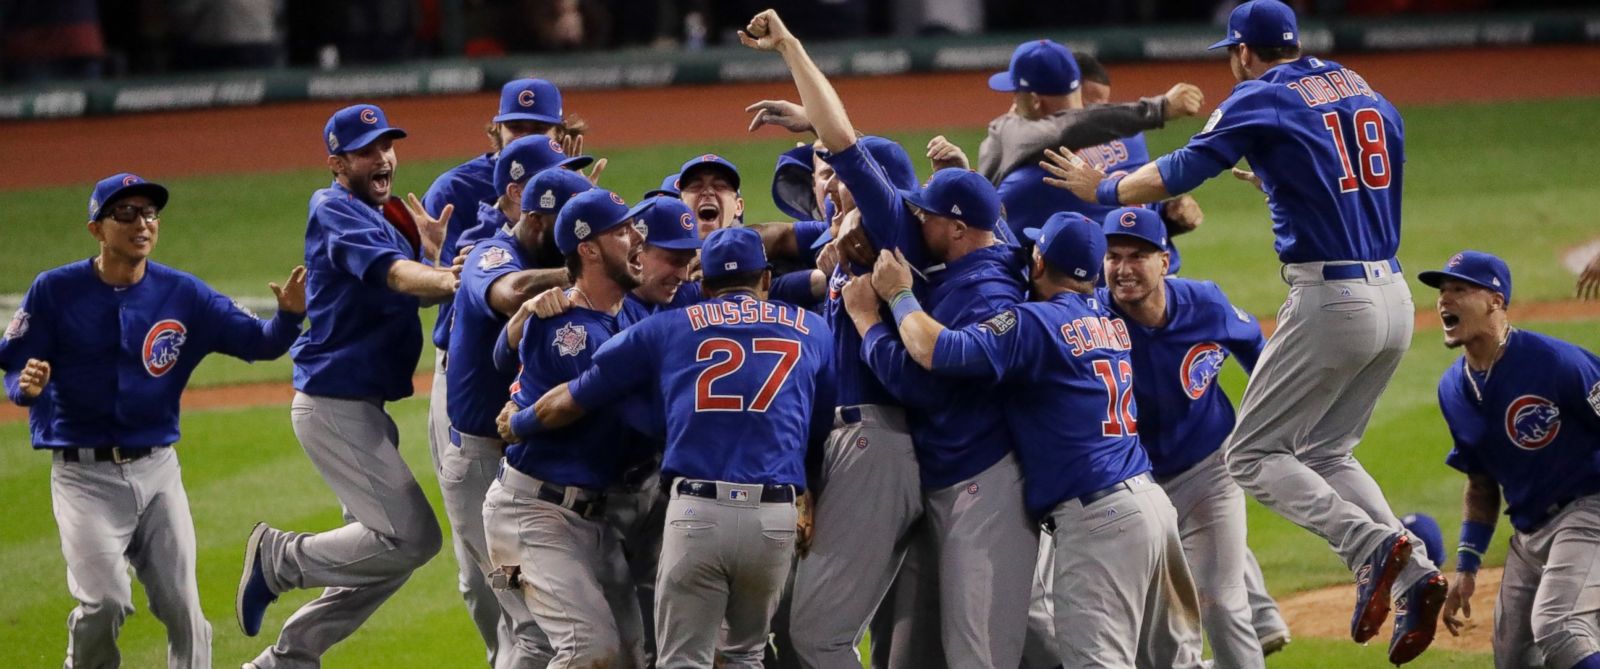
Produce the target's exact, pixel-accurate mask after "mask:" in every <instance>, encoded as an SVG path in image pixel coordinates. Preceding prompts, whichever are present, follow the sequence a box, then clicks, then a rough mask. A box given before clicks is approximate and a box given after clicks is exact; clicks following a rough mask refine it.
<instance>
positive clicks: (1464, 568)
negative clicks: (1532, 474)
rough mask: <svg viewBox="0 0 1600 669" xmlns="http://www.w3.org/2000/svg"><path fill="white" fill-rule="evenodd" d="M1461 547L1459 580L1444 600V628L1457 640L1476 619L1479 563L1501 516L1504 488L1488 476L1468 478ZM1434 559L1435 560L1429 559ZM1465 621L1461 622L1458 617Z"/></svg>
mask: <svg viewBox="0 0 1600 669" xmlns="http://www.w3.org/2000/svg"><path fill="white" fill-rule="evenodd" d="M1461 497H1462V502H1461V507H1462V514H1461V545H1460V548H1458V549H1457V553H1456V577H1455V578H1454V579H1452V580H1451V581H1450V590H1449V592H1448V593H1446V594H1445V596H1444V609H1443V610H1442V614H1443V616H1442V617H1443V619H1444V626H1445V627H1446V628H1447V629H1449V630H1450V634H1451V635H1453V636H1461V630H1462V628H1463V627H1465V626H1466V621H1467V620H1470V619H1471V618H1472V594H1473V591H1474V590H1476V589H1477V574H1478V562H1479V560H1481V559H1483V552H1484V551H1485V550H1487V549H1488V547H1489V540H1490V539H1491V538H1492V537H1493V535H1494V525H1495V521H1496V517H1497V516H1499V515H1500V484H1499V483H1498V482H1496V481H1495V480H1494V479H1493V478H1490V477H1489V476H1486V475H1484V474H1468V475H1467V487H1466V490H1465V491H1464V492H1463V493H1462V495H1461ZM1429 557H1433V556H1429ZM1457 613H1460V614H1461V617H1460V618H1457V617H1456V614H1457Z"/></svg>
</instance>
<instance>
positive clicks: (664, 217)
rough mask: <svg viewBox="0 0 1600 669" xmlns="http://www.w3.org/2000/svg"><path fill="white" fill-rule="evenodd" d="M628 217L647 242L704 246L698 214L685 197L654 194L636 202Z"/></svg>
mask: <svg viewBox="0 0 1600 669" xmlns="http://www.w3.org/2000/svg"><path fill="white" fill-rule="evenodd" d="M627 216H628V218H630V219H633V222H634V227H635V228H636V229H638V230H639V235H640V236H641V237H644V241H645V243H646V244H649V245H651V246H659V247H661V248H664V249H673V250H691V249H698V248H700V235H699V234H697V233H696V232H695V225H694V214H693V213H692V212H690V211H689V205H687V204H684V202H683V200H679V199H678V198H675V197H669V196H657V197H653V198H650V199H648V200H645V201H643V202H640V203H639V204H637V205H635V206H634V207H633V209H631V210H629V211H628V215H627Z"/></svg>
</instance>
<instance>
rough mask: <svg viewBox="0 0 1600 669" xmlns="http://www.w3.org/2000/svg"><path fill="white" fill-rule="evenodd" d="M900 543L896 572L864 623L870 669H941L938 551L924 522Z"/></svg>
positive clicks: (925, 521) (941, 640)
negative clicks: (902, 554) (902, 550)
mask: <svg viewBox="0 0 1600 669" xmlns="http://www.w3.org/2000/svg"><path fill="white" fill-rule="evenodd" d="M904 541H905V544H906V550H905V559H903V560H901V562H900V571H899V572H898V573H896V574H895V576H894V581H893V583H892V584H891V585H890V587H889V592H888V593H886V594H885V595H884V597H883V601H882V602H881V603H879V604H878V610H877V611H876V612H875V613H873V615H872V620H871V621H870V622H869V623H868V629H869V630H870V631H871V633H872V648H871V655H872V657H871V659H870V666H871V667H872V668H873V669H941V668H942V667H944V666H946V665H945V654H944V640H943V639H941V638H940V635H939V612H940V610H941V607H940V606H939V546H938V544H937V543H935V542H934V539H933V530H932V529H930V528H929V527H928V521H927V517H926V516H924V517H923V518H922V519H921V520H919V521H918V522H916V523H913V524H912V526H911V530H910V534H909V535H908V536H907V537H906V539H905V540H904Z"/></svg>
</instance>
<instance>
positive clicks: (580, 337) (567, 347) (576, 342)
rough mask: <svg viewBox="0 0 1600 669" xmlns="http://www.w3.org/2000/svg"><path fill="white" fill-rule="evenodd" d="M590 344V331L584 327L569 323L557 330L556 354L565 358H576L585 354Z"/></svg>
mask: <svg viewBox="0 0 1600 669" xmlns="http://www.w3.org/2000/svg"><path fill="white" fill-rule="evenodd" d="M588 343H589V331H588V330H585V329H584V327H583V326H582V325H573V324H572V323H567V324H566V325H563V326H561V327H559V328H556V340H555V347H556V352H557V353H560V354H561V355H564V356H576V355H578V354H579V353H582V352H583V349H584V347H586V346H587V345H588Z"/></svg>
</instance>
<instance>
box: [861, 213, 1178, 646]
mask: <svg viewBox="0 0 1600 669" xmlns="http://www.w3.org/2000/svg"><path fill="white" fill-rule="evenodd" d="M1029 233H1030V234H1031V235H1032V236H1033V238H1034V241H1035V242H1037V244H1036V245H1035V248H1034V251H1033V261H1032V263H1031V267H1030V269H1031V272H1030V274H1031V277H1032V278H1031V283H1032V289H1033V292H1032V296H1033V300H1034V301H1032V302H1027V303H1023V304H1019V305H1016V306H1015V307H1012V308H1010V309H1007V310H1004V311H1001V312H1000V313H998V314H996V315H994V316H993V317H991V318H989V319H987V320H984V321H982V322H979V323H974V324H972V325H969V326H967V327H964V328H962V329H960V330H951V329H947V328H945V326H943V325H941V324H940V323H939V322H938V321H935V320H934V319H933V318H931V317H930V316H929V315H928V314H927V313H926V312H924V311H923V310H922V307H921V305H920V304H919V300H918V298H917V297H916V296H915V295H914V293H913V291H912V289H911V286H912V281H911V267H910V266H909V265H908V264H907V263H906V261H905V257H904V255H903V254H900V253H893V254H891V253H884V254H880V256H879V260H878V263H877V265H876V266H875V267H874V268H873V272H872V274H871V275H870V277H863V278H858V279H855V280H853V281H852V282H851V284H850V285H847V286H846V287H845V291H846V294H845V299H846V300H847V302H848V303H849V307H850V315H851V316H852V318H853V319H855V321H856V327H857V328H861V329H871V328H873V327H876V326H877V325H879V323H878V321H879V319H880V318H881V316H880V314H879V306H880V305H879V302H878V299H879V298H880V297H882V298H883V299H885V300H886V301H888V302H889V303H890V304H891V305H892V309H893V311H894V317H895V321H896V323H897V327H898V329H899V331H900V335H901V337H902V339H903V340H904V342H905V349H906V354H907V355H908V356H910V357H911V359H912V360H914V361H916V363H917V364H918V365H920V366H922V367H923V368H925V369H928V370H929V371H931V372H933V373H935V374H940V375H945V376H950V377H953V378H965V379H971V380H973V381H974V382H979V383H989V384H994V385H999V386H1000V388H1001V389H1002V390H1003V392H1004V394H1005V399H1004V401H1002V402H1001V403H1000V404H999V406H1001V407H1002V410H1003V413H1004V416H1005V424H1006V426H1007V429H1008V430H1009V431H1010V433H1011V434H1012V435H1013V438H1014V439H1015V445H1016V448H1017V455H1018V456H1019V458H1020V459H1021V464H1022V467H1021V470H1022V472H1023V475H1024V476H1025V477H1026V479H1027V480H1026V483H1027V486H1026V505H1027V512H1028V513H1029V514H1030V516H1031V517H1032V518H1033V519H1036V520H1039V521H1044V522H1045V524H1046V527H1047V528H1050V529H1051V530H1052V541H1053V544H1054V555H1053V567H1054V571H1055V591H1054V599H1055V611H1056V620H1055V627H1056V639H1057V644H1058V648H1057V652H1058V656H1059V658H1060V660H1061V663H1062V664H1063V665H1065V666H1071V667H1081V666H1097V667H1099V666H1110V667H1130V666H1135V665H1137V666H1141V667H1200V666H1203V665H1202V663H1201V660H1200V637H1199V633H1198V630H1197V629H1195V627H1194V621H1195V620H1196V619H1197V618H1198V615H1199V612H1198V611H1197V610H1195V599H1196V596H1195V591H1194V584H1193V582H1192V580H1191V578H1190V575H1189V568H1188V566H1187V565H1186V564H1185V562H1184V557H1183V548H1182V545H1181V540H1180V539H1179V535H1178V521H1177V514H1176V513H1175V512H1174V510H1173V507H1172V504H1171V502H1169V501H1168V500H1167V496H1166V493H1164V492H1162V490H1161V488H1160V487H1159V486H1157V485H1156V484H1155V482H1154V481H1153V480H1152V478H1151V476H1150V470H1151V465H1150V460H1149V458H1148V457H1146V455H1145V451H1144V449H1142V448H1140V444H1139V437H1138V434H1137V432H1136V429H1137V424H1136V420H1137V415H1138V409H1137V403H1136V401H1135V398H1134V395H1133V385H1134V377H1133V365H1132V362H1131V360H1130V358H1129V354H1128V349H1129V348H1130V347H1131V345H1132V344H1131V341H1130V339H1129V336H1128V326H1127V325H1126V324H1125V323H1124V322H1123V320H1122V319H1121V318H1118V317H1117V316H1116V315H1115V314H1114V313H1112V312H1111V311H1109V310H1108V309H1107V308H1106V306H1105V304H1104V302H1102V301H1101V300H1100V299H1098V298H1096V297H1094V281H1095V277H1096V275H1098V274H1099V273H1100V266H1101V258H1102V256H1103V255H1104V253H1105V235H1104V233H1102V232H1101V230H1100V226H1099V225H1096V224H1095V223H1093V222H1091V221H1089V220H1088V219H1086V218H1083V216H1082V215H1080V214H1073V213H1061V214H1057V215H1056V216H1055V217H1052V218H1051V219H1050V222H1049V223H1047V224H1046V225H1045V227H1044V229H1043V230H1042V231H1041V230H1030V231H1029ZM869 282H870V283H869ZM874 290H876V292H877V295H874V294H873V291H874ZM1061 416H1095V417H1097V418H1096V419H1091V420H1085V421H1070V420H1060V417H1061ZM1032 555H1033V554H1032V553H1028V554H1026V557H1028V558H1031V557H1032ZM1024 569H1025V568H1024ZM952 659H953V660H955V658H952ZM956 661H963V662H964V661H965V658H961V659H960V660H956ZM963 666H965V665H963Z"/></svg>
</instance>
